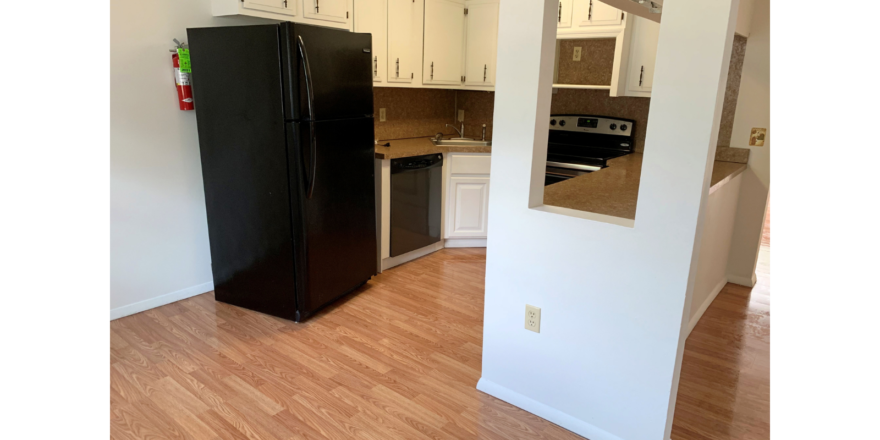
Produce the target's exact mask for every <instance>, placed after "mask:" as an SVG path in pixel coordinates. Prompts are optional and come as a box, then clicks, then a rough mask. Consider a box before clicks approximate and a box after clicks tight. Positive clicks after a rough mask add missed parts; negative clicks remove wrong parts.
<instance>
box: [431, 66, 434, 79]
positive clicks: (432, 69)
mask: <svg viewBox="0 0 880 440" xmlns="http://www.w3.org/2000/svg"><path fill="white" fill-rule="evenodd" d="M431 80H432V81H433V80H434V62H433V61H431Z"/></svg>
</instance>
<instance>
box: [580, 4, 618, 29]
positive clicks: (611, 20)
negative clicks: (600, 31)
mask: <svg viewBox="0 0 880 440" xmlns="http://www.w3.org/2000/svg"><path fill="white" fill-rule="evenodd" d="M583 6H584V7H582V8H581V16H580V19H581V21H580V23H579V26H582V27H584V26H620V25H621V24H622V23H623V16H622V13H621V12H620V9H617V8H612V7H611V6H608V5H606V4H605V3H602V2H600V1H599V0H583Z"/></svg>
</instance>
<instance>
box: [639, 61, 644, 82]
mask: <svg viewBox="0 0 880 440" xmlns="http://www.w3.org/2000/svg"><path fill="white" fill-rule="evenodd" d="M644 76H645V66H642V70H641V72H639V87H641V86H642V77H644Z"/></svg>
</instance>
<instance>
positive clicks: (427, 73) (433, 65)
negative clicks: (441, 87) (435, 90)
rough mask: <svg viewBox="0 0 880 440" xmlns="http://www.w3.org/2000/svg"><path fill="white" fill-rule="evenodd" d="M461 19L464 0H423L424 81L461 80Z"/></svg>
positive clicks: (429, 82) (431, 82) (436, 82)
mask: <svg viewBox="0 0 880 440" xmlns="http://www.w3.org/2000/svg"><path fill="white" fill-rule="evenodd" d="M464 20H465V17H464V3H463V2H460V1H456V0H425V55H424V64H423V69H422V82H424V83H425V84H455V85H459V84H461V77H462V76H463V70H464V69H462V63H463V62H464V57H463V56H462V51H463V50H464V23H465V21H464Z"/></svg>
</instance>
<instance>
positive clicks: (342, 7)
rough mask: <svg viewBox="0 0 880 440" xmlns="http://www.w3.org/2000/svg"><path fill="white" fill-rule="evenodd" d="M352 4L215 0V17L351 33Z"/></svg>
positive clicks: (327, 0)
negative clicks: (294, 24) (283, 23)
mask: <svg viewBox="0 0 880 440" xmlns="http://www.w3.org/2000/svg"><path fill="white" fill-rule="evenodd" d="M351 6H352V0H211V14H212V15H214V16H218V17H219V16H225V15H246V16H250V17H260V18H268V19H272V20H280V21H291V22H294V23H304V24H314V25H319V26H327V27H332V28H337V29H345V30H351Z"/></svg>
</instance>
